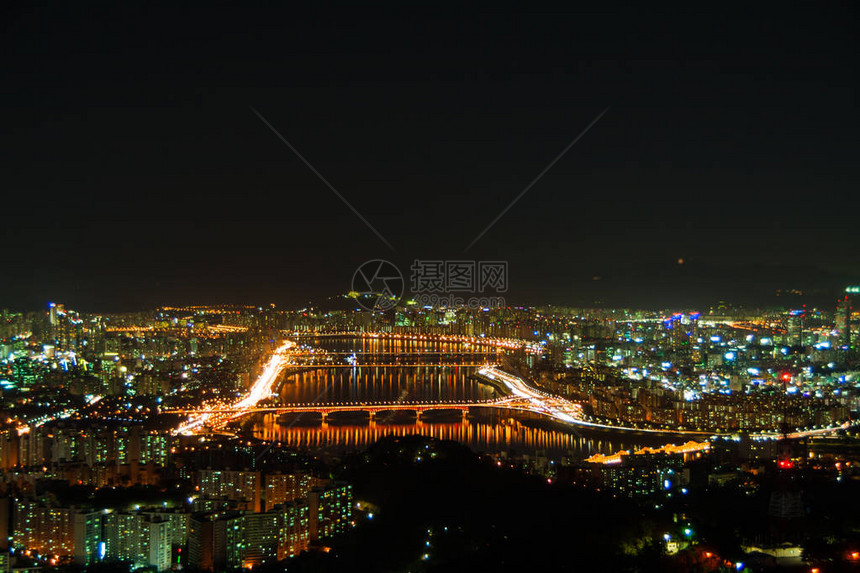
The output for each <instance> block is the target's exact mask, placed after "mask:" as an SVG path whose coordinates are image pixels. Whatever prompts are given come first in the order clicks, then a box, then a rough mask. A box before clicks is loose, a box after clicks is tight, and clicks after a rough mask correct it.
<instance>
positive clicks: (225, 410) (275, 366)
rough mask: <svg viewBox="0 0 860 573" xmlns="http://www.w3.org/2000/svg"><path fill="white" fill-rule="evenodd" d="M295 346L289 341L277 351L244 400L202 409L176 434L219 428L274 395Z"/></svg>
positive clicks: (179, 428) (190, 417)
mask: <svg viewBox="0 0 860 573" xmlns="http://www.w3.org/2000/svg"><path fill="white" fill-rule="evenodd" d="M295 346H296V343H295V342H292V341H290V340H287V341H286V342H284V343H283V344H282V345H281V346H279V347H278V348H277V350H275V352H274V353H273V354H272V356H271V357H270V358H269V361H268V362H267V363H266V366H265V367H264V368H263V372H262V374H260V376H259V377H258V378H257V379H256V380H255V381H254V383H253V384H252V385H251V388H249V389H248V393H247V394H246V395H245V397H244V398H242V399H241V400H239V401H237V402H235V403H233V404H229V405H224V406H219V407H215V408H206V407H204V408H200V410H199V411H198V412H197V413H194V414H192V415H191V416H189V419H188V420H187V421H186V422H184V423H183V424H181V425H180V426H179V427H178V428H177V429H176V430H174V433H176V434H193V433H194V431H195V430H201V429H203V428H204V426H207V425H208V426H210V427H212V428H217V427H219V426H223V425H224V424H226V423H227V422H229V421H230V420H232V419H233V418H236V417H239V416H243V415H245V414H247V413H249V412H250V411H251V410H252V409H253V408H254V406H256V405H257V403H259V402H260V401H261V400H264V399H266V398H269V397H270V396H271V395H272V391H273V390H274V387H275V383H277V381H278V376H279V375H280V374H281V372H282V371H283V370H284V368H285V367H286V366H287V364H289V362H290V357H291V353H290V350H291V349H292V348H294V347H295Z"/></svg>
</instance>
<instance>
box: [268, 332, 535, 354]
mask: <svg viewBox="0 0 860 573" xmlns="http://www.w3.org/2000/svg"><path fill="white" fill-rule="evenodd" d="M285 334H286V336H289V337H290V338H292V339H296V340H298V339H314V338H368V339H371V340H381V341H387V340H393V341H399V340H407V341H408V340H414V341H418V342H428V341H429V342H448V343H462V344H470V345H471V344H474V345H476V346H490V347H493V348H497V349H499V350H525V351H526V352H528V353H531V354H542V353H543V352H544V348H543V347H542V346H541V345H540V344H537V343H535V342H532V341H528V340H523V339H517V338H494V337H489V336H469V335H466V334H412V333H410V334H405V333H398V332H359V331H355V330H342V331H336V332H304V331H302V332H285Z"/></svg>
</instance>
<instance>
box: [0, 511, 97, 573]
mask: <svg viewBox="0 0 860 573" xmlns="http://www.w3.org/2000/svg"><path fill="white" fill-rule="evenodd" d="M101 518H102V514H101V513H100V512H94V511H88V510H83V509H76V508H73V507H71V508H69V507H47V506H43V505H41V504H39V503H37V502H35V501H32V500H25V499H20V500H18V501H17V503H16V504H15V533H14V535H13V545H14V546H15V547H17V548H21V549H30V550H32V551H37V552H38V553H40V554H41V555H46V556H52V557H55V558H60V557H73V558H74V560H75V561H76V562H78V563H83V564H86V563H91V562H93V561H95V560H96V559H97V557H98V546H99V543H100V542H101V533H102V531H101V529H102V527H101V525H102V522H101Z"/></svg>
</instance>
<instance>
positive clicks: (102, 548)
mask: <svg viewBox="0 0 860 573" xmlns="http://www.w3.org/2000/svg"><path fill="white" fill-rule="evenodd" d="M104 558H105V542H104V541H99V559H104Z"/></svg>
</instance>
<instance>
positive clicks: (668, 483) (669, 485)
mask: <svg viewBox="0 0 860 573" xmlns="http://www.w3.org/2000/svg"><path fill="white" fill-rule="evenodd" d="M663 487H664V488H666V489H672V482H671V481H669V480H663Z"/></svg>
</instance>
